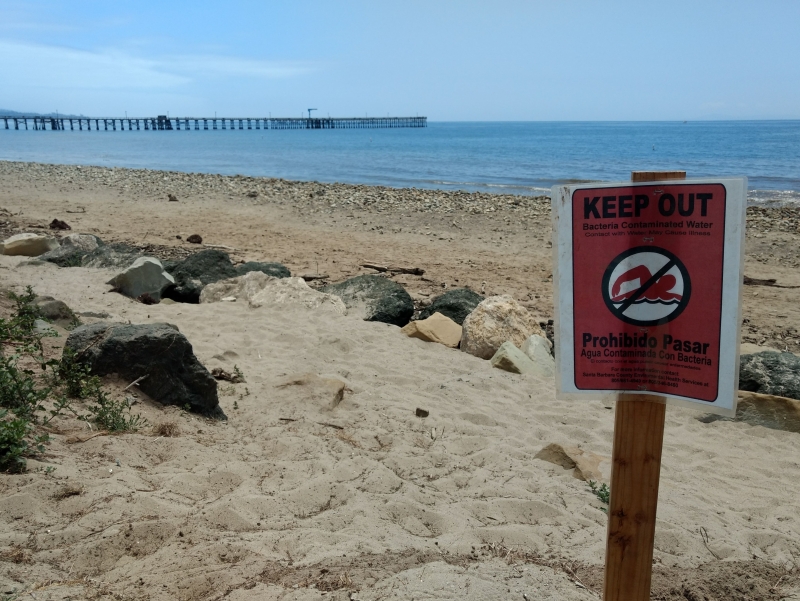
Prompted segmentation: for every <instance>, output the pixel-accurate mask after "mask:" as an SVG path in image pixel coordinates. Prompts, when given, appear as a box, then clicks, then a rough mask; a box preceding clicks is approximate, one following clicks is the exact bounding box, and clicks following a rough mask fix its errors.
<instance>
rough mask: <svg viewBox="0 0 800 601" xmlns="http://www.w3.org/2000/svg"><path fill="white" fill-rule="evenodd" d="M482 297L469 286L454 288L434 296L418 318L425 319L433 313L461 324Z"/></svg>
mask: <svg viewBox="0 0 800 601" xmlns="http://www.w3.org/2000/svg"><path fill="white" fill-rule="evenodd" d="M483 300H484V297H483V296H481V295H480V294H478V293H477V292H473V291H472V290H470V289H469V288H455V289H453V290H448V291H447V292H445V293H444V294H442V295H441V296H438V297H436V298H435V299H434V300H433V302H432V303H431V304H430V305H428V307H427V308H425V309H424V310H423V311H422V312H421V313H420V314H419V318H420V319H427V318H428V317H430V316H431V315H433V314H434V313H441V314H442V315H444V316H446V317H449V318H450V319H452V320H453V321H454V322H456V323H457V324H458V325H462V324H463V323H464V320H465V319H466V318H467V315H469V314H470V313H472V312H473V311H474V310H475V307H477V306H478V305H479V304H480V303H481V302H482V301H483Z"/></svg>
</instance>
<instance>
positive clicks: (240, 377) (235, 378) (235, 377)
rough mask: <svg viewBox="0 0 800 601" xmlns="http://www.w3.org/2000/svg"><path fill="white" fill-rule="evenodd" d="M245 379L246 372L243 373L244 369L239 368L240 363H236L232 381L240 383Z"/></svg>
mask: <svg viewBox="0 0 800 601" xmlns="http://www.w3.org/2000/svg"><path fill="white" fill-rule="evenodd" d="M244 381H245V379H244V374H243V373H242V370H241V369H239V366H238V365H235V364H234V366H233V378H232V379H231V382H233V383H234V384H238V383H240V382H244Z"/></svg>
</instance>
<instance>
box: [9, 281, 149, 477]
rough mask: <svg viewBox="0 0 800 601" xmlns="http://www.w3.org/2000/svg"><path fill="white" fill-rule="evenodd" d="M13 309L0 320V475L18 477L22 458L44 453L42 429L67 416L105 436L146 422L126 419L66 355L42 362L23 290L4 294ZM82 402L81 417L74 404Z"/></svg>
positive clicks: (121, 406)
mask: <svg viewBox="0 0 800 601" xmlns="http://www.w3.org/2000/svg"><path fill="white" fill-rule="evenodd" d="M9 298H10V299H11V300H12V301H13V304H14V308H13V313H12V315H11V316H9V317H7V318H0V471H2V472H11V473H19V472H23V471H25V469H26V465H27V463H26V458H32V457H36V456H38V455H41V454H42V453H44V450H45V444H46V443H47V442H48V440H49V436H48V435H47V433H46V432H44V431H43V428H42V427H43V426H47V424H48V423H49V422H51V421H52V420H53V419H55V418H56V417H58V416H61V415H65V414H72V415H73V416H74V417H77V418H79V419H82V420H85V421H92V422H94V423H96V424H97V425H98V426H99V427H101V428H104V429H106V430H109V431H115V432H120V431H135V430H137V429H139V428H141V427H142V426H143V425H144V424H145V423H146V422H145V420H144V419H143V418H142V417H141V416H140V415H138V414H137V415H132V414H131V411H130V406H129V405H128V404H127V403H126V402H124V401H115V400H113V399H111V398H110V397H109V396H108V394H107V393H106V392H105V391H104V390H103V388H102V383H101V381H100V378H98V377H97V376H93V375H92V374H91V371H90V369H89V367H88V366H85V365H83V364H81V363H80V362H79V361H77V360H76V358H75V356H74V355H73V354H71V353H69V352H68V353H65V354H64V356H63V357H62V359H61V360H57V359H52V358H51V359H48V358H47V357H46V356H45V352H44V345H43V343H42V339H43V338H44V337H46V336H48V335H49V334H46V333H44V334H43V333H41V332H38V331H37V330H36V327H35V322H36V320H37V319H41V314H40V311H39V308H38V307H37V306H36V304H35V303H34V300H35V298H36V295H35V294H34V292H33V290H32V289H31V287H30V286H29V287H28V288H27V289H26V291H25V292H24V293H23V294H15V293H13V292H11V293H9ZM76 399H77V400H84V401H86V404H85V409H86V410H88V413H84V414H82V413H81V412H80V410H79V408H78V407H76V405H75V403H74V401H75V400H76Z"/></svg>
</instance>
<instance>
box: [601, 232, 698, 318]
mask: <svg viewBox="0 0 800 601" xmlns="http://www.w3.org/2000/svg"><path fill="white" fill-rule="evenodd" d="M602 286H603V290H602V292H603V300H604V301H605V304H606V306H607V307H608V309H609V310H610V311H611V312H612V313H613V314H614V315H615V316H616V317H617V318H619V319H621V320H622V321H624V322H626V323H629V324H632V325H636V326H656V325H660V324H664V323H667V322H670V321H672V320H673V319H675V318H676V317H678V316H679V315H680V314H681V313H682V312H683V310H684V309H685V308H686V305H687V304H689V297H690V296H691V293H692V284H691V280H690V279H689V273H688V272H687V271H686V267H685V266H684V265H683V263H682V262H681V261H680V259H678V257H676V256H675V255H673V254H672V253H671V252H669V251H668V250H664V249H663V248H658V247H653V246H640V247H637V248H632V249H630V250H626V251H625V252H623V253H621V254H620V255H618V256H617V257H616V258H615V259H614V260H613V261H611V264H610V265H609V266H608V268H606V271H605V274H604V275H603V284H602Z"/></svg>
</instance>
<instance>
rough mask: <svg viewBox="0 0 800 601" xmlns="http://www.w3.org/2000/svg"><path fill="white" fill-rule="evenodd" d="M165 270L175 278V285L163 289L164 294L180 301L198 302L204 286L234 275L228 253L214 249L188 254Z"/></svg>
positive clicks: (234, 270) (234, 271)
mask: <svg viewBox="0 0 800 601" xmlns="http://www.w3.org/2000/svg"><path fill="white" fill-rule="evenodd" d="M167 271H168V272H169V273H171V274H172V276H173V277H174V278H175V286H172V287H170V288H168V289H167V290H165V291H164V296H165V297H166V298H171V299H173V300H176V301H178V302H181V303H199V302H200V292H202V290H203V288H204V287H205V286H207V285H208V284H212V283H214V282H218V281H220V280H226V279H229V278H232V277H235V276H236V269H235V268H234V267H233V263H231V259H230V257H229V256H228V253H226V252H223V251H221V250H215V249H208V250H201V251H200V252H198V253H195V254H193V255H189V256H188V257H186V258H185V259H184V260H183V261H181V262H180V263H177V264H175V265H174V266H168V267H167ZM225 296H229V295H225Z"/></svg>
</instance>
